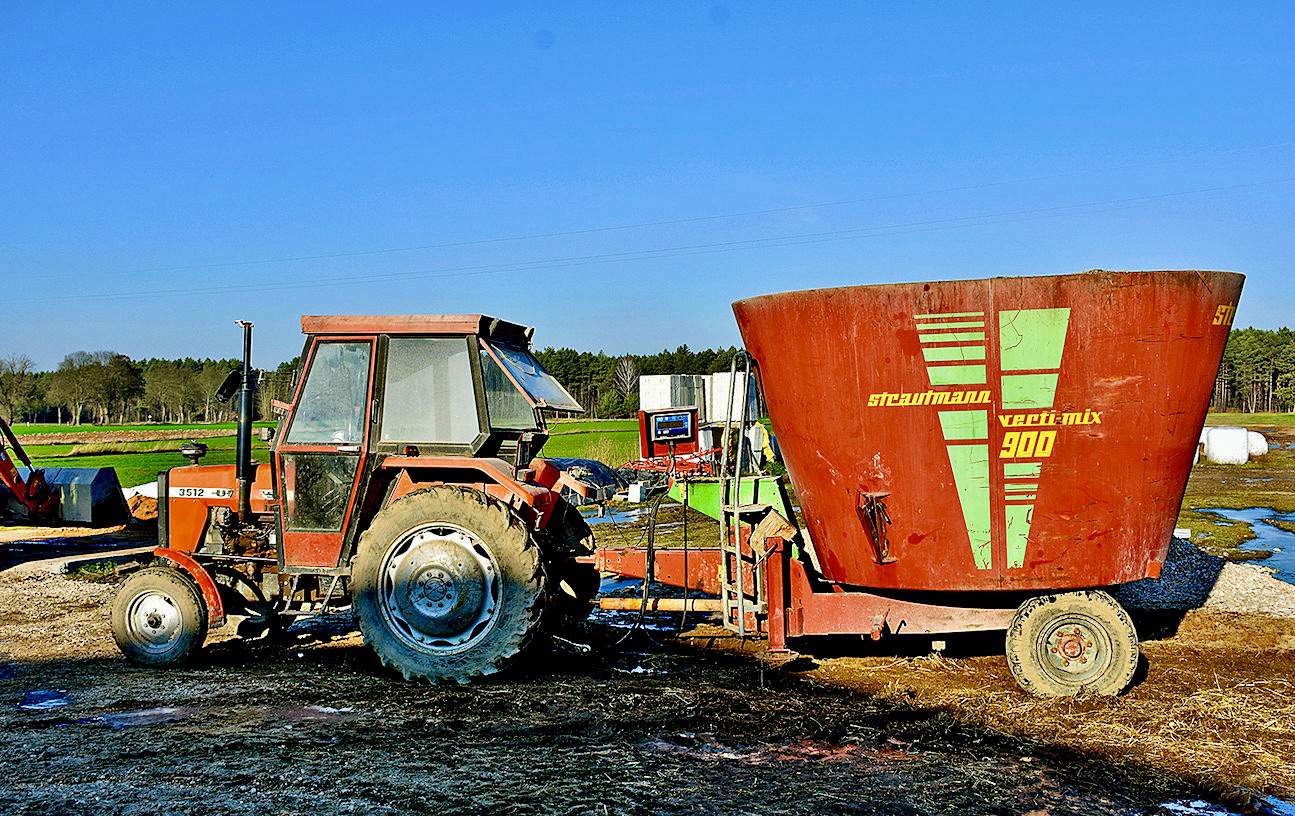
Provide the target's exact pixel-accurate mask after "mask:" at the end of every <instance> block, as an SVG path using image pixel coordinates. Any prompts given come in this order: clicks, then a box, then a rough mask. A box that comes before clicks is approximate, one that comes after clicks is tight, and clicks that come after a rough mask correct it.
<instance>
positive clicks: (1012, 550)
mask: <svg viewBox="0 0 1295 816" xmlns="http://www.w3.org/2000/svg"><path fill="white" fill-rule="evenodd" d="M1030 498H1034V497H1033V496H1031V497H1030ZM1033 515H1034V505H1032V504H1009V505H1007V506H1005V507H1004V508H1003V519H1004V521H1005V523H1006V528H1007V568H1008V569H1020V568H1021V567H1023V566H1025V547H1026V544H1027V543H1028V542H1029V540H1030V520H1031V518H1032V516H1033Z"/></svg>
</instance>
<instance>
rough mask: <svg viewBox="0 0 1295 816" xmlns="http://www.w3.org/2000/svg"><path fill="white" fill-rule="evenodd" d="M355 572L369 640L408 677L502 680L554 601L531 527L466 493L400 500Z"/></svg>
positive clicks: (447, 491)
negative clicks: (548, 600) (547, 596)
mask: <svg viewBox="0 0 1295 816" xmlns="http://www.w3.org/2000/svg"><path fill="white" fill-rule="evenodd" d="M351 574H352V580H353V585H354V598H355V611H356V615H357V617H358V618H359V622H360V631H361V632H362V633H363V635H364V639H365V642H367V643H368V644H369V646H371V647H372V648H373V650H374V651H375V652H377V654H378V657H379V659H381V661H382V662H383V664H385V665H387V666H389V667H391V668H393V669H395V670H396V671H399V672H400V673H401V674H403V675H404V676H405V678H406V679H408V680H413V679H421V680H427V681H431V682H438V681H454V682H459V683H465V682H467V681H469V680H471V679H472V678H474V677H480V676H482V675H487V674H494V673H495V672H497V671H499V670H500V669H502V668H504V667H505V666H506V665H508V663H509V662H510V661H512V659H513V658H515V657H516V656H517V655H518V654H520V653H521V652H522V651H523V650H524V649H525V648H526V646H527V645H528V644H529V643H530V641H531V638H532V636H533V635H534V632H535V630H536V628H537V625H538V623H539V619H540V613H541V611H542V609H543V605H544V590H545V576H544V572H543V568H542V567H541V564H540V553H539V548H538V546H537V545H536V544H535V542H534V541H533V540H532V537H531V534H530V530H529V529H528V527H527V526H526V524H525V523H524V522H523V521H522V520H521V519H520V518H519V517H518V516H517V515H516V514H515V513H513V512H512V511H511V510H510V509H509V508H508V506H507V505H505V504H504V503H503V502H500V501H498V500H496V499H494V498H491V497H490V496H487V495H486V494H485V493H482V492H480V491H477V490H471V489H468V488H463V487H454V486H449V485H438V486H436V487H430V488H426V489H424V490H419V491H417V492H415V493H411V494H409V495H408V496H403V497H401V498H400V499H397V500H396V501H394V502H392V503H391V505H390V506H389V507H387V508H386V509H384V510H382V511H381V512H380V513H378V515H377V516H376V517H375V518H374V519H373V523H372V525H370V527H369V529H368V530H366V531H365V533H364V535H363V536H362V537H361V539H360V545H359V549H358V551H357V553H356V556H355V562H354V565H353V569H352V573H351Z"/></svg>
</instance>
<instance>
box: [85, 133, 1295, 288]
mask: <svg viewBox="0 0 1295 816" xmlns="http://www.w3.org/2000/svg"><path fill="white" fill-rule="evenodd" d="M1293 145H1295V141H1286V142H1273V143H1271V144H1265V145H1248V146H1242V147H1233V148H1223V149H1219V150H1202V151H1196V152H1193V153H1186V154H1182V155H1180V156H1175V157H1170V158H1165V159H1158V160H1150V161H1137V162H1126V163H1123V164H1115V165H1108V166H1106V167H1102V168H1087V169H1083V170H1074V171H1068V172H1061V173H1049V174H1046V175H1039V176H1024V177H1020V178H1014V179H1001V180H997V181H988V182H979V183H976V184H963V185H957V186H953V187H942V188H937V189H931V190H919V191H910V192H898V193H885V194H881V195H875V196H864V197H859V198H847V199H839V200H835V201H820V202H817V203H812V204H795V205H789V206H783V207H770V208H766V209H759V210H744V211H739V212H728V213H715V214H711V215H699V216H691V217H687V218H669V219H662V220H657V221H640V222H635V223H630V224H614V225H609V226H600V227H584V228H579V229H570V230H557V231H553V232H536V233H524V234H519V235H502V236H495V237H492V238H478V239H471V240H459V241H441V242H436V243H429V244H417V245H411V246H396V247H382V248H377V249H361V250H347V251H337V252H322V253H318V254H312V255H285V256H278V257H269V258H250V259H245V260H238V261H216V262H209V263H195V264H180V265H174V266H154V267H146V268H142V269H133V270H125V271H120V272H111V273H108V274H110V275H147V274H152V273H156V272H194V271H202V270H213V269H229V268H235V267H241V266H265V265H271V264H279V263H302V262H308V261H324V260H339V259H343V258H362V257H373V256H377V255H394V254H399V253H406V252H422V251H426V250H431V249H459V248H464V247H474V246H488V245H491V244H502V243H513V242H521V241H534V240H543V239H549V238H574V237H577V236H581V235H595V234H599V233H608V232H621V231H628V230H635V229H647V228H650V227H670V226H680V225H683V224H701V223H708V222H713V221H724V220H735V219H739V218H752V217H756V216H762V215H779V214H786V213H791V212H799V211H803V210H813V209H824V208H828V207H845V206H850V205H853V204H865V203H875V202H878V201H890V200H894V199H898V198H917V197H922V196H930V195H945V194H949V193H960V192H970V191H973V190H985V189H990V188H994V187H1005V186H1010V185H1014V184H1029V183H1032V182H1037V181H1052V180H1055V179H1060V178H1071V177H1076V176H1085V175H1093V174H1096V173H1105V172H1111V171H1113V170H1119V169H1123V168H1126V167H1154V166H1160V165H1165V164H1175V163H1178V162H1181V161H1186V160H1189V159H1193V158H1197V157H1200V156H1207V155H1208V156H1216V155H1227V154H1235V153H1248V152H1256V151H1261V150H1274V149H1279V148H1284V147H1291V146H1293Z"/></svg>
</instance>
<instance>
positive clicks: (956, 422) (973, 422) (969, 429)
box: [940, 411, 989, 442]
mask: <svg viewBox="0 0 1295 816" xmlns="http://www.w3.org/2000/svg"><path fill="white" fill-rule="evenodd" d="M940 429H941V430H943V431H944V438H945V440H946V441H950V442H952V441H953V440H955V439H980V440H984V439H988V438H989V413H988V412H987V411H941V412H940Z"/></svg>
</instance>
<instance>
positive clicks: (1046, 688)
mask: <svg viewBox="0 0 1295 816" xmlns="http://www.w3.org/2000/svg"><path fill="white" fill-rule="evenodd" d="M1138 655H1139V652H1138V633H1137V631H1136V630H1135V629H1134V628H1133V621H1132V620H1131V619H1130V618H1129V613H1128V612H1125V611H1124V607H1122V606H1120V604H1119V603H1118V602H1117V601H1116V600H1115V599H1114V598H1112V597H1111V596H1110V595H1108V594H1107V593H1105V592H1099V591H1093V592H1066V593H1062V594H1059V595H1040V596H1038V597H1036V598H1031V599H1030V600H1028V601H1026V602H1025V603H1023V604H1021V606H1020V608H1019V609H1017V610H1016V615H1015V616H1014V617H1013V618H1012V624H1011V626H1010V627H1009V628H1008V630H1007V665H1008V668H1010V669H1011V671H1012V676H1013V677H1015V678H1016V682H1017V683H1019V684H1020V686H1021V688H1023V689H1025V690H1026V691H1028V692H1030V693H1031V694H1033V695H1035V696H1037V697H1076V696H1080V695H1095V696H1103V697H1113V696H1115V695H1117V694H1119V693H1121V692H1122V691H1124V690H1125V689H1126V688H1128V686H1129V683H1131V682H1132V681H1133V675H1134V673H1135V672H1136V671H1137V668H1138Z"/></svg>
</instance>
